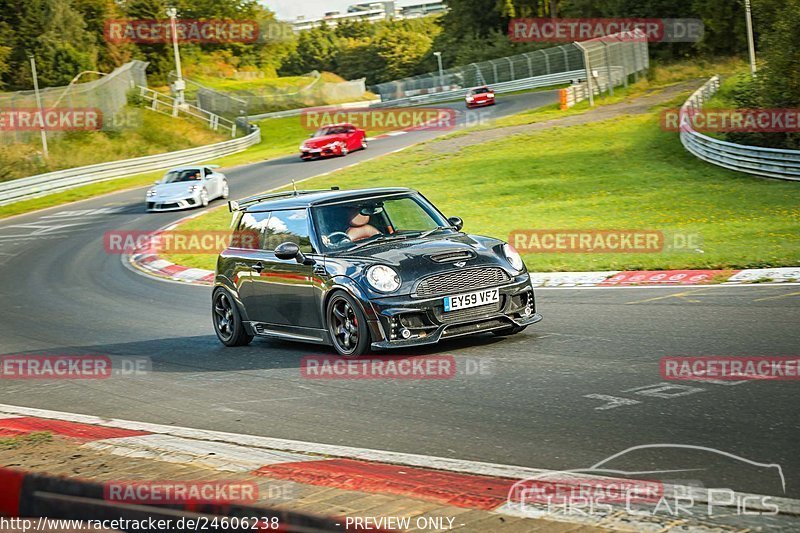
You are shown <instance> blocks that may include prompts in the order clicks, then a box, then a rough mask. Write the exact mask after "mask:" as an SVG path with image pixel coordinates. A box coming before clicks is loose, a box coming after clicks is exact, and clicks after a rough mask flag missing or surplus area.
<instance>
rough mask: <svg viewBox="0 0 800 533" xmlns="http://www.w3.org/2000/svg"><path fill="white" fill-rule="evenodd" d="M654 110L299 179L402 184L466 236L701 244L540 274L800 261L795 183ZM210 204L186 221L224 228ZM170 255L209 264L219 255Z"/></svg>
mask: <svg viewBox="0 0 800 533" xmlns="http://www.w3.org/2000/svg"><path fill="white" fill-rule="evenodd" d="M658 118H659V117H658V113H656V112H652V113H648V114H645V115H635V116H622V117H619V118H615V119H613V120H608V121H605V122H598V123H591V124H586V125H581V126H573V127H569V128H557V129H550V130H546V131H537V132H535V133H531V134H524V135H517V136H514V137H508V138H504V139H501V140H497V141H492V142H488V143H484V144H480V145H473V146H468V147H466V148H463V149H462V150H460V151H458V152H455V153H444V154H443V153H436V152H433V151H431V150H429V149H427V147H426V146H420V147H417V148H414V149H410V150H406V151H404V152H403V153H402V154H396V155H389V156H386V157H383V158H380V159H379V160H377V161H371V162H370V163H369V164H367V165H358V166H355V167H351V168H348V169H345V170H343V171H340V172H336V173H334V174H331V175H327V176H324V177H320V178H314V179H311V180H308V181H306V182H304V184H303V186H304V188H326V187H330V186H331V185H339V186H342V187H347V188H359V187H375V186H397V185H402V186H407V187H412V188H415V189H418V190H420V191H422V192H423V193H424V194H425V195H426V196H428V197H429V198H430V199H431V200H432V201H433V202H435V203H436V204H437V205H438V206H439V207H440V209H442V210H443V211H444V212H445V213H446V214H447V215H459V216H462V217H463V218H464V219H465V224H466V230H467V231H469V232H471V233H477V234H485V235H491V236H494V237H498V238H501V239H508V238H509V234H510V232H512V231H513V230H523V229H547V230H561V229H580V230H597V229H626V230H652V231H664V232H685V233H693V234H699V235H700V236H701V238H702V246H701V250H702V252H691V253H690V252H685V253H679V252H671V253H666V252H663V253H638V254H611V253H610V254H579V253H569V254H526V255H524V257H525V261H526V263H527V265H528V267H529V268H530V269H531V270H535V271H571V270H576V271H591V270H648V269H653V270H657V269H674V268H713V269H733V268H759V267H777V266H787V265H788V266H794V265H797V264H800V235H798V233H797V231H796V230H797V227H798V226H800V207H798V206H800V189H798V188H797V185H796V184H794V183H789V182H780V181H770V180H763V179H758V178H755V177H752V176H747V175H744V174H739V173H736V172H732V171H727V170H724V169H721V168H718V167H714V166H711V165H708V164H706V163H704V162H702V161H700V160H698V159H696V158H694V157H693V156H691V155H690V154H688V153H687V152H686V151H685V150H684V149H683V146H682V145H681V143H680V141H679V139H678V136H677V135H676V134H674V133H670V132H664V131H662V130H661V129H660V128H659V125H658V124H659V122H658ZM229 220H230V214H229V213H227V212H226V211H223V210H215V211H213V212H211V213H210V214H208V215H205V216H203V217H200V218H197V219H194V220H192V221H191V222H190V223H189V224H187V226H186V229H212V228H213V229H225V228H227V227H228V222H229ZM169 259H170V260H172V261H173V262H176V263H179V264H185V265H187V266H194V267H198V268H207V269H213V268H214V261H215V257H214V256H213V255H204V256H179V255H174V256H170V257H169Z"/></svg>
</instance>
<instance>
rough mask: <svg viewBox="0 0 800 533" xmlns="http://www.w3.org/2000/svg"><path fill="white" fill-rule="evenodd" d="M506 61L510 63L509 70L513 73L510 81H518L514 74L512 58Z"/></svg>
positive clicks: (507, 58)
mask: <svg viewBox="0 0 800 533" xmlns="http://www.w3.org/2000/svg"><path fill="white" fill-rule="evenodd" d="M506 60H507V61H508V70H509V72H510V73H511V79H509V80H508V81H514V80H516V79H517V76H516V75H515V74H514V62H513V61H511V58H510V57H506Z"/></svg>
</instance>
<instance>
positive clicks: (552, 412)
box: [0, 91, 800, 498]
mask: <svg viewBox="0 0 800 533" xmlns="http://www.w3.org/2000/svg"><path fill="white" fill-rule="evenodd" d="M555 100H556V93H555V92H552V91H551V92H543V93H531V94H523V95H515V96H508V97H502V96H501V97H500V99H499V102H498V105H497V106H496V107H495V108H493V109H491V110H490V111H489V112H490V113H494V114H497V115H505V114H510V113H515V112H519V111H521V110H524V109H526V108H530V107H534V106H538V105H544V104H546V103H551V102H554V101H555ZM457 107H458V108H459V109H463V106H461V105H459V106H457ZM461 117H462V120H463V119H464V117H465V115H461ZM438 134H439V132H414V133H409V134H407V135H401V136H397V137H389V138H385V139H380V140H377V141H375V142H373V143H371V145H370V147H369V149H368V150H367V151H365V152H355V153H352V154H350V155H349V156H347V157H346V158H337V159H330V160H324V161H315V162H308V163H304V162H301V161H300V160H299V158H298V157H295V156H292V157H288V158H283V159H278V160H273V161H268V162H264V163H258V164H253V165H249V166H245V167H239V168H237V169H235V170H230V171H228V172H227V174H228V177H229V179H230V183H231V194H232V198H239V197H243V196H247V195H250V194H254V193H257V192H259V191H262V190H265V189H268V188H271V187H274V186H277V185H282V184H285V183H287V182H288V181H289V180H290V179H292V178H294V179H303V178H306V177H309V176H313V175H316V174H320V173H324V172H328V171H331V170H334V169H336V168H340V167H342V166H345V165H350V164H353V163H356V162H359V161H364V160H366V159H369V158H372V157H375V156H379V155H382V154H385V153H388V152H391V151H394V150H398V149H401V148H403V147H406V146H408V145H410V144H412V143H415V142H418V141H420V140H425V139H430V138H433V137H435V136H436V135H438ZM341 185H342V186H347V184H346V183H342V184H341ZM398 185H402V184H398ZM214 205H218V203H216V202H215V203H214V204H212V206H214ZM186 214H187V213H185V212H179V213H163V214H147V213H145V212H144V189H139V190H135V191H127V192H120V193H116V194H112V195H108V196H104V197H101V198H96V199H92V200H87V201H84V202H80V203H77V204H72V205H68V206H62V207H57V208H53V209H49V210H46V211H40V212H36V213H32V214H30V215H25V216H19V217H14V218H11V219H7V220H4V221H2V222H0V272H2V277H0V294H2V296H3V305H2V307H0V354H2V355H10V354H52V355H62V354H75V355H77V354H107V355H111V356H143V357H149V358H151V360H152V372H151V373H148V374H147V375H143V376H136V377H115V378H113V379H106V380H71V381H40V382H37V381H25V380H20V381H13V380H0V403H4V404H12V405H19V406H26V407H37V408H43V409H53V410H60V411H69V412H75V413H83V414H90V415H96V416H107V417H114V418H122V419H129V420H138V421H145V422H155V423H161V424H175V425H181V426H188V427H196V428H205V429H213V430H218V431H230V432H236V433H247V434H255V435H263V436H270V437H278V438H286V439H296V440H304V441H311V442H321V443H327V444H340V445H349V446H357V447H363V448H375V449H385V450H392V451H398V452H406V453H417V454H427V455H435V456H443V457H453V458H458V459H467V460H477V461H487V462H496V463H503V464H514V465H521V466H528V467H535V468H546V469H567V468H588V467H591V466H592V465H594V464H595V463H598V462H600V461H602V460H603V459H605V458H607V457H609V456H611V455H613V454H616V453H618V452H622V451H624V450H626V449H628V448H630V447H633V446H638V445H643V444H652V443H665V444H674V445H693V446H701V447H707V448H713V449H716V450H720V451H724V452H727V453H730V454H733V455H735V456H739V457H741V458H744V459H747V460H749V461H753V462H758V463H767V464H778V465H780V466H781V468H782V471H783V474H784V475H785V476H786V492H785V493H784V492H783V489H782V487H781V484H780V482H779V481H778V480H776V477H775V476H774V475H773V473H772V472H771V471H762V470H763V469H757V468H754V467H753V466H752V465H751V464H750V463H744V462H743V461H740V460H733V459H731V458H730V457H727V458H724V459H722V458H721V457H722V456H719V455H713V454H711V453H709V452H704V451H701V450H697V453H696V454H694V455H692V454H689V455H692V456H691V457H688V458H687V454H681V456H680V459H679V458H677V456H676V455H675V454H674V453H673V452H671V451H670V450H668V449H667V450H660V451H653V450H650V451H647V450H645V451H642V450H639V451H634V452H631V453H630V454H628V455H627V456H625V457H622V458H618V459H617V460H616V461H617V463H616V466H617V467H620V466H621V469H627V470H631V471H634V470H635V471H642V470H647V469H653V470H655V469H664V468H667V467H669V468H678V467H676V464H677V463H678V462H680V461H683V463H681V465H680V466H679V468H684V470H683V471H681V472H678V473H675V478H676V479H682V480H691V479H704V480H706V482H707V483H708V482H713V483H720V484H721V485H718V486H725V487H730V488H733V489H736V490H739V491H744V492H750V493H760V494H770V495H776V496H787V497H792V498H797V497H800V456H798V454H797V453H796V451H797V446H798V444H797V443H798V441H800V428H799V427H798V426H799V425H800V418H798V414H797V382H792V381H780V382H775V381H768V382H756V381H750V382H744V383H740V384H735V385H734V384H731V383H727V384H723V383H710V382H669V383H667V384H666V385H665V384H664V383H665V382H664V381H663V380H662V377H661V375H660V359H661V358H662V357H664V356H669V355H674V356H702V355H732V356H738V355H754V356H758V355H764V356H780V355H798V346H800V328H799V327H798V323H800V287H798V286H797V285H782V286H778V285H757V286H748V287H733V286H725V287H689V288H686V287H685V288H677V287H676V288H658V289H648V288H627V289H618V288H617V289H602V290H591V289H587V290H578V289H550V290H539V291H538V300H539V310H540V311H541V312H542V314H543V315H544V317H545V320H544V321H543V322H541V323H540V324H537V325H535V326H533V327H531V328H529V329H528V330H527V331H525V332H524V333H523V334H521V335H519V336H517V337H512V338H508V339H505V340H500V339H497V338H494V337H492V336H490V335H487V336H479V337H473V338H469V339H460V340H456V341H452V342H449V343H446V344H442V345H440V346H438V347H434V348H428V349H425V350H415V351H413V352H411V354H414V355H422V354H439V355H442V354H449V355H453V356H454V357H455V359H456V361H457V364H458V368H459V373H458V375H457V376H456V377H454V378H452V379H446V380H422V381H403V380H357V381H344V380H310V379H305V378H303V377H302V376H301V374H300V370H299V367H300V359H301V357H303V356H306V355H310V354H320V353H322V354H331V353H332V352H330V351H327V350H326V349H324V348H320V347H317V346H313V345H301V344H292V343H287V342H280V341H272V340H265V339H256V340H255V341H254V342H253V343H252V345H251V346H249V347H247V348H240V349H226V348H224V347H223V346H222V345H221V344H220V343H219V342H218V341H217V339H216V337H215V336H214V331H213V327H212V324H211V316H210V315H211V311H210V291H209V289H208V287H196V286H186V285H181V284H178V283H171V282H164V281H157V280H153V279H151V278H148V277H145V276H143V275H141V274H139V273H136V272H134V271H132V270H131V269H130V268H128V267H127V266H125V265H124V264H123V262H122V261H121V258H120V256H118V255H108V254H106V253H105V251H104V248H103V233H104V232H106V231H109V230H126V229H128V230H134V229H135V230H154V229H157V228H159V227H162V226H164V225H165V224H168V223H169V222H171V221H174V220H177V219H178V218H181V217H183V216H185V215H186ZM447 214H448V215H460V216H462V217H463V218H464V219H465V224H466V230H467V231H469V229H470V220H469V213H447ZM477 368H480V369H481V370H480V371H476V369H477ZM701 469H702V470H703V472H700V470H701ZM708 480H711V481H708Z"/></svg>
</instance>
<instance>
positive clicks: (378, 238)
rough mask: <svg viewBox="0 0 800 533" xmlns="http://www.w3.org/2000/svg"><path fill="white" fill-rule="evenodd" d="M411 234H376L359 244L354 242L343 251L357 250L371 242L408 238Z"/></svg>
mask: <svg viewBox="0 0 800 533" xmlns="http://www.w3.org/2000/svg"><path fill="white" fill-rule="evenodd" d="M410 236H411V235H376V236H375V237H373V238H371V239H369V240H368V241H366V242H362V243H360V244H356V245H355V246H353V247H352V248H348V249H347V250H344V252H345V253H346V252H352V251H353V250H358V249H359V248H363V247H365V246H369V245H371V244H377V243H379V242H387V241H402V240H404V239H408V238H409V237H410Z"/></svg>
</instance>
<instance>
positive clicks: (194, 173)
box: [145, 165, 230, 211]
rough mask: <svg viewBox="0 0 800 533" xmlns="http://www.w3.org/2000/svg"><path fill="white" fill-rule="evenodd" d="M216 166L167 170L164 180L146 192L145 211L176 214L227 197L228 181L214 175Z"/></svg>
mask: <svg viewBox="0 0 800 533" xmlns="http://www.w3.org/2000/svg"><path fill="white" fill-rule="evenodd" d="M217 166H218V165H206V166H196V167H195V166H191V167H179V168H173V169H171V170H168V171H167V173H166V174H164V177H163V178H161V179H160V180H158V181H157V182H155V184H154V185H153V187H151V188H150V189H148V190H147V196H146V198H145V202H146V203H147V210H148V211H178V210H180V209H189V208H192V207H200V206H203V207H205V206H207V205H208V203H209V202H210V201H211V200H214V199H215V198H227V197H228V194H229V192H230V191H229V189H228V179H227V178H226V177H225V174H223V173H221V172H217V171H216V170H214V169H216V168H217Z"/></svg>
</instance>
